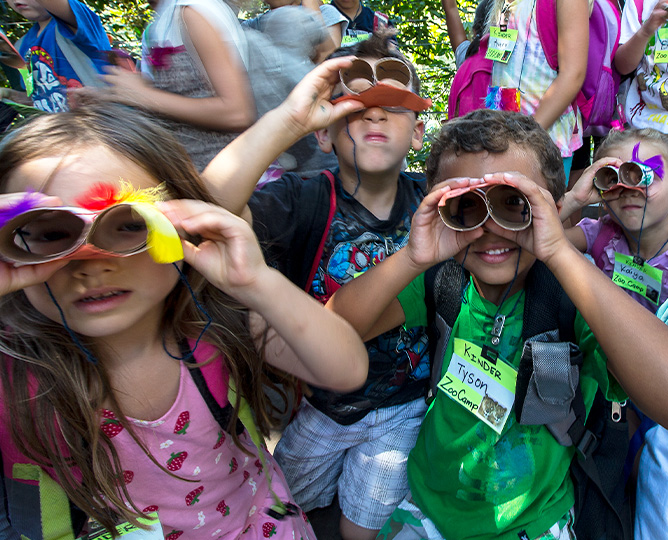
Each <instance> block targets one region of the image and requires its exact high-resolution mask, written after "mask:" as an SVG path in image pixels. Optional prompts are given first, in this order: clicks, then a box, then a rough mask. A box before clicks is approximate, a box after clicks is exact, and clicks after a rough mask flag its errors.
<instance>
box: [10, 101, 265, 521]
mask: <svg viewBox="0 0 668 540" xmlns="http://www.w3.org/2000/svg"><path fill="white" fill-rule="evenodd" d="M95 147H103V148H107V149H109V150H110V151H112V152H114V153H116V154H118V155H119V156H122V157H124V158H127V159H129V160H131V161H133V162H134V163H137V164H138V165H139V166H141V167H142V168H143V169H144V170H145V171H147V172H148V173H149V174H150V175H151V176H152V177H153V178H154V179H155V180H156V182H164V184H165V187H166V189H167V191H168V193H169V195H170V196H171V197H174V198H189V199H198V200H202V201H206V202H215V201H214V200H213V198H212V196H211V195H210V194H209V192H208V191H207V189H206V188H205V186H204V184H203V183H202V181H201V178H200V176H199V174H198V173H197V170H196V169H195V167H194V166H193V164H192V162H191V161H190V159H189V157H188V154H186V152H185V150H184V149H183V147H182V146H181V145H180V144H179V143H178V142H177V141H176V139H175V138H174V137H173V136H172V135H171V134H170V133H169V132H168V131H167V130H165V129H163V128H162V127H161V126H160V125H158V124H157V123H156V122H155V120H154V119H151V118H149V117H148V116H145V115H144V114H142V113H141V112H139V111H138V110H136V109H132V108H130V107H125V106H122V105H114V104H97V105H88V106H83V107H79V108H77V109H74V110H72V111H69V112H62V113H58V114H49V115H44V116H39V117H35V118H34V119H33V120H32V121H30V122H28V123H27V124H26V125H24V126H23V127H21V128H19V129H17V130H15V131H14V132H12V133H10V134H9V135H7V136H6V137H5V138H4V139H3V140H2V143H0V193H4V192H6V189H7V181H8V179H9V178H10V176H11V174H12V173H13V172H14V171H15V170H16V169H17V168H18V167H20V166H21V165H22V164H24V163H28V162H30V161H32V160H36V159H40V158H43V157H50V156H66V155H67V154H72V153H78V152H85V151H86V150H87V149H89V148H95ZM92 181H94V179H91V182H92ZM182 271H183V273H184V274H185V275H186V276H187V278H188V282H189V283H190V286H191V287H192V289H193V291H194V292H195V294H196V295H197V296H198V299H199V302H200V303H201V304H202V306H204V308H205V309H206V311H207V313H208V314H209V315H210V316H211V319H212V322H211V326H210V328H209V330H207V333H206V336H205V340H206V341H207V342H208V343H209V344H211V345H213V346H214V347H215V348H216V350H217V351H218V352H219V353H220V354H222V355H224V356H225V359H226V361H225V364H226V366H227V368H228V369H229V373H230V378H231V380H233V381H234V383H235V384H236V387H237V389H238V393H237V402H236V403H235V404H234V405H235V412H234V414H233V418H232V419H231V424H230V425H231V426H233V427H234V426H236V420H237V412H236V411H237V410H238V408H239V405H240V402H239V397H240V396H243V397H244V398H245V399H246V400H247V401H248V403H249V404H250V405H251V408H252V409H253V411H254V412H255V415H256V416H255V418H256V421H257V425H258V427H259V428H260V430H261V431H262V432H264V433H265V434H266V433H268V430H269V427H270V423H271V421H270V418H269V411H270V410H271V406H270V404H269V401H268V397H267V396H266V394H265V391H264V388H265V387H266V386H269V387H271V388H274V389H275V388H276V385H275V384H274V383H272V381H271V380H270V377H269V371H271V370H270V369H268V366H267V365H266V364H265V363H264V351H263V347H262V346H261V345H260V346H256V343H257V342H258V341H261V340H258V339H257V336H256V335H255V334H256V333H257V332H253V331H252V330H251V328H250V322H249V316H248V310H247V309H246V308H245V307H244V306H242V305H240V304H239V303H238V302H236V301H235V300H234V299H233V298H231V297H229V296H228V295H226V294H225V293H224V292H222V291H221V290H219V289H217V288H216V287H214V286H213V285H212V284H210V283H209V282H207V281H206V280H205V279H204V278H203V277H202V276H201V275H200V274H199V273H198V272H196V271H195V270H194V269H193V268H192V267H190V266H188V265H187V264H186V265H184V267H183V270H182ZM206 322H207V321H206V318H205V316H204V315H203V314H202V312H201V310H200V309H198V307H197V306H196V305H195V302H194V301H193V299H192V297H191V294H190V292H189V291H188V289H187V287H185V285H184V284H183V283H181V282H179V283H178V284H177V285H176V286H175V287H174V289H173V290H172V291H171V292H170V293H169V295H168V296H167V298H166V300H165V307H164V313H163V318H162V328H161V331H162V333H163V335H168V336H172V337H173V339H174V340H175V341H176V342H179V343H181V342H184V341H185V340H187V339H194V338H197V336H198V335H199V334H200V332H201V331H202V328H204V327H205V325H206ZM0 328H1V330H0V354H2V355H3V357H5V358H6V359H7V361H3V362H0V383H1V387H2V394H3V395H2V407H3V410H4V411H5V412H6V413H7V418H12V419H13V421H12V422H11V423H10V424H9V426H8V427H9V431H10V432H11V436H12V441H13V442H14V444H15V445H16V447H17V449H18V450H19V451H20V452H21V453H22V454H23V455H25V456H27V457H28V458H29V459H32V460H33V461H35V462H37V463H38V464H39V465H41V466H44V467H50V468H52V469H53V470H54V471H55V474H56V476H57V478H58V483H59V484H60V485H61V487H62V488H63V489H64V490H65V492H66V494H67V496H68V497H69V498H70V500H71V501H72V502H73V503H74V504H76V505H77V506H78V507H79V508H81V509H82V510H83V511H84V512H85V513H86V514H87V515H88V516H91V517H93V518H95V519H96V520H97V521H99V522H100V523H102V524H103V525H104V526H105V527H106V528H107V530H109V531H111V530H113V524H114V521H115V517H116V516H114V515H112V514H113V513H114V510H112V509H115V511H116V512H117V513H118V514H120V515H121V516H122V517H123V519H125V520H129V521H131V522H132V523H135V524H136V523H137V520H136V518H137V517H138V516H139V515H140V514H141V511H140V509H139V508H137V507H136V506H134V505H133V506H132V508H127V507H126V505H125V500H127V501H131V499H130V498H129V495H128V493H127V489H126V488H125V487H124V485H121V486H120V487H119V486H118V484H119V482H118V478H119V477H122V471H121V464H120V460H119V457H118V453H117V452H116V450H115V449H114V445H113V443H112V441H111V440H110V438H109V437H108V436H107V435H106V434H105V433H104V432H103V431H102V430H100V418H99V411H100V408H101V405H102V403H103V401H104V400H105V399H107V398H108V399H109V400H110V401H111V404H112V408H113V412H114V413H115V414H116V417H117V418H118V419H119V421H120V422H121V425H122V426H123V427H125V428H126V429H127V430H128V432H129V433H131V434H132V426H131V424H130V423H129V421H128V419H127V418H126V416H125V415H124V413H123V410H122V409H121V408H120V407H119V405H118V401H117V400H116V398H115V394H114V391H113V389H112V388H111V384H110V378H109V373H108V372H107V370H106V369H105V365H104V362H98V363H97V364H93V363H91V362H89V361H88V360H87V358H86V356H85V354H84V353H83V352H82V351H81V349H80V348H79V347H78V346H77V344H75V343H74V342H73V340H72V339H71V337H70V335H69V334H68V333H67V331H66V330H65V328H64V327H63V325H62V324H60V323H58V322H53V321H51V320H49V319H48V318H47V317H45V316H44V315H42V314H41V313H40V312H39V311H38V310H37V309H35V308H34V307H33V306H32V304H31V303H30V302H29V301H28V299H27V297H26V295H25V293H24V291H23V290H19V291H15V292H13V293H10V294H6V295H4V296H2V297H1V298H0ZM79 339H80V340H81V342H82V343H84V344H85V345H86V346H87V347H88V348H89V349H91V350H92V351H93V352H94V353H95V352H96V351H95V348H94V343H93V342H92V340H90V339H88V338H86V337H85V336H79ZM33 383H34V384H33ZM233 427H232V429H231V430H230V433H231V435H232V438H233V439H234V440H235V442H237V443H238V444H240V443H239V439H238V436H237V434H236V430H235V429H234V428H233ZM133 438H135V436H134V435H133ZM135 441H137V442H138V444H140V442H139V441H138V440H137V439H136V438H135ZM140 446H141V444H140ZM142 448H143V449H144V450H145V451H147V450H146V449H145V448H144V447H143V446H142ZM64 449H65V452H63V450H64ZM184 481H188V480H186V479H184ZM121 484H122V483H121Z"/></svg>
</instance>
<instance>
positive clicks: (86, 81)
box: [56, 25, 105, 87]
mask: <svg viewBox="0 0 668 540" xmlns="http://www.w3.org/2000/svg"><path fill="white" fill-rule="evenodd" d="M56 43H57V44H58V47H60V50H61V51H63V54H64V55H65V59H66V60H67V61H68V62H69V64H70V66H72V69H73V70H74V73H76V74H77V77H78V78H79V80H80V81H81V84H83V85H84V86H98V87H101V86H105V84H104V82H103V81H102V79H101V78H100V73H99V72H98V70H97V68H96V67H95V64H93V61H92V60H91V59H90V57H89V56H88V55H87V54H86V53H85V52H83V51H82V50H81V49H80V48H79V47H77V46H76V45H75V44H74V42H73V41H72V40H71V39H69V38H66V37H65V36H64V35H63V34H62V33H61V32H60V28H59V27H58V25H56Z"/></svg>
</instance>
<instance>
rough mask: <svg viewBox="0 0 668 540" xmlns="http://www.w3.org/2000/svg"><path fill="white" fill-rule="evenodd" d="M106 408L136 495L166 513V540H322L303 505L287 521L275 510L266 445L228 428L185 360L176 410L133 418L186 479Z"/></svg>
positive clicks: (106, 426) (282, 494)
mask: <svg viewBox="0 0 668 540" xmlns="http://www.w3.org/2000/svg"><path fill="white" fill-rule="evenodd" d="M219 361H221V360H216V362H219ZM102 413H103V416H104V417H105V418H104V419H103V422H102V429H103V430H106V432H107V434H108V435H109V436H110V437H112V441H113V443H114V446H115V448H116V451H117V452H118V455H119V458H120V461H121V464H122V466H123V477H124V481H125V483H126V486H127V489H128V492H129V493H130V497H131V498H132V500H133V502H134V503H135V505H136V506H137V507H139V509H140V510H144V511H145V512H151V511H152V512H157V513H158V517H159V519H160V523H161V525H162V529H163V533H164V535H165V539H166V540H177V539H180V540H190V539H193V540H194V539H203V538H208V539H217V538H226V539H228V538H238V537H240V536H241V535H243V536H241V537H242V538H244V539H246V538H248V539H254V538H258V539H263V538H274V539H289V540H293V539H296V540H299V539H300V538H302V539H303V540H307V539H315V534H314V533H313V530H312V529H311V526H310V524H308V522H307V519H306V514H304V513H303V512H301V510H300V511H298V512H297V514H296V515H293V516H287V517H285V518H284V519H282V520H277V519H275V518H272V517H270V516H269V515H267V513H266V511H267V510H268V509H269V508H270V507H271V505H272V504H273V498H272V496H271V493H270V491H269V487H268V483H267V479H266V476H265V474H264V472H263V467H262V463H261V462H260V460H259V459H258V457H257V455H258V449H257V448H256V446H255V445H254V444H253V442H252V441H251V438H250V436H249V435H248V432H247V431H245V430H244V433H243V434H242V435H241V436H240V439H241V442H242V444H243V445H244V447H245V448H246V449H247V450H248V452H249V454H250V455H249V454H246V453H244V452H243V451H241V450H240V449H239V448H238V447H237V446H236V445H235V444H234V442H233V440H232V437H231V436H230V435H229V434H228V433H226V432H225V431H223V430H222V429H221V428H220V426H219V425H218V423H217V422H216V420H215V419H214V418H213V416H212V414H211V412H210V411H209V409H208V407H207V405H206V403H205V402H204V399H203V398H202V396H201V394H200V392H199V390H198V389H197V386H196V385H195V383H194V381H193V379H192V376H191V375H190V373H189V369H188V368H187V366H186V365H185V364H184V363H182V364H181V380H180V384H179V392H178V395H177V397H176V400H175V401H174V404H173V405H172V407H171V408H170V409H169V411H167V413H166V414H165V415H164V416H163V417H162V418H159V419H158V420H154V421H144V420H136V419H130V421H131V422H132V423H133V429H134V432H135V435H136V436H137V437H138V438H139V439H140V440H141V441H142V442H143V443H144V445H145V446H146V447H147V449H148V451H149V452H150V453H151V455H152V456H153V457H154V459H155V461H157V462H158V463H160V464H161V465H162V466H163V467H165V468H166V469H167V470H169V471H170V472H172V473H173V474H174V475H176V476H178V478H175V477H174V476H171V475H169V474H167V473H165V472H164V471H163V470H161V469H160V468H159V467H157V466H156V464H155V463H154V462H153V461H152V460H151V459H150V458H149V457H148V456H147V455H146V454H145V453H144V452H143V451H142V450H141V448H140V447H139V445H138V444H137V443H136V442H135V441H134V440H133V439H132V437H131V436H130V434H129V433H128V432H127V431H126V430H124V429H123V428H122V427H121V426H120V424H118V423H115V422H113V418H114V414H113V413H112V412H111V411H107V410H103V411H102ZM110 419H111V420H112V421H111V422H110V421H109V420H110ZM264 454H265V459H266V463H267V465H268V466H269V467H270V468H271V469H272V470H271V471H270V476H271V478H272V480H271V483H272V488H273V490H274V492H275V493H276V494H277V495H278V497H279V498H280V499H281V500H282V501H284V502H292V503H293V504H294V500H293V499H292V496H291V495H290V492H289V489H288V487H287V482H286V481H285V478H284V477H283V474H282V473H281V472H280V470H279V468H278V465H277V464H276V462H275V461H274V459H273V457H272V456H271V454H269V452H266V451H265V452H264Z"/></svg>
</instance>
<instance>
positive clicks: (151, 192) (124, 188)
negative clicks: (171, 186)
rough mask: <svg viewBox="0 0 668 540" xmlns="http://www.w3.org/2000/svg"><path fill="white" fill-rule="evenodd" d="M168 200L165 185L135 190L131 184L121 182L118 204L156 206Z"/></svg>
mask: <svg viewBox="0 0 668 540" xmlns="http://www.w3.org/2000/svg"><path fill="white" fill-rule="evenodd" d="M167 198H168V197H167V188H166V187H165V184H164V183H163V184H160V185H159V186H155V187H151V188H143V189H135V188H134V187H133V185H132V184H131V183H129V182H126V181H124V180H121V189H120V191H119V192H118V195H117V202H118V203H149V204H154V203H156V202H158V201H164V200H165V199H167Z"/></svg>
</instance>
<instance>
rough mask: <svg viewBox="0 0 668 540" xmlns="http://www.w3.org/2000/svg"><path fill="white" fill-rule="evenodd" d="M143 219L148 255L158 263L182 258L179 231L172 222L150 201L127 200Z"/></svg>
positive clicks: (171, 261)
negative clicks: (146, 232)
mask: <svg viewBox="0 0 668 540" xmlns="http://www.w3.org/2000/svg"><path fill="white" fill-rule="evenodd" d="M128 204H131V205H132V209H133V210H134V211H136V212H137V213H138V214H139V215H140V216H141V217H142V218H144V221H146V228H147V229H148V234H147V237H146V246H147V249H148V253H149V255H150V256H151V257H152V258H153V260H154V261H155V262H157V263H160V264H166V263H173V262H176V261H180V260H181V259H183V245H182V244H181V238H179V233H177V232H176V229H175V228H174V225H172V222H171V221H169V219H167V217H166V216H165V215H164V214H163V213H162V212H160V210H158V209H157V207H156V206H154V205H153V203H150V202H142V201H137V202H132V201H131V202H129V203H128Z"/></svg>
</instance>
